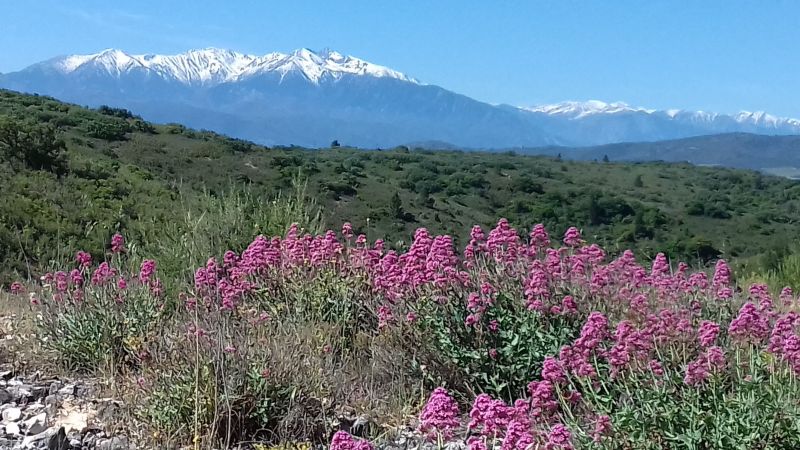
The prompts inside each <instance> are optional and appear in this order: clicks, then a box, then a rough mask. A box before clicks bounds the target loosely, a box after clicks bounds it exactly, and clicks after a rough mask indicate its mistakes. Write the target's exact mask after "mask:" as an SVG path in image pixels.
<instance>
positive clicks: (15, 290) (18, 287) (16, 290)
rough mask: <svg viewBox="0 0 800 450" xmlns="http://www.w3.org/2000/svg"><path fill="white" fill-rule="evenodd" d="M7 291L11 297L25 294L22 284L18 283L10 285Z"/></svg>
mask: <svg viewBox="0 0 800 450" xmlns="http://www.w3.org/2000/svg"><path fill="white" fill-rule="evenodd" d="M9 290H10V291H11V294H12V295H19V294H21V293H23V292H25V286H23V285H22V283H20V282H19V281H15V282H13V283H11V286H10V287H9Z"/></svg>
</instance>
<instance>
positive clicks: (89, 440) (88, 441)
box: [83, 433, 100, 448]
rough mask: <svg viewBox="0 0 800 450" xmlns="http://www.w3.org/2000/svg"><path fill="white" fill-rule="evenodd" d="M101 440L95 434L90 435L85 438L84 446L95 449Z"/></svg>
mask: <svg viewBox="0 0 800 450" xmlns="http://www.w3.org/2000/svg"><path fill="white" fill-rule="evenodd" d="M99 440H100V439H98V438H97V435H96V434H94V433H88V434H86V436H84V437H83V446H84V447H88V448H95V447H97V444H98V442H99Z"/></svg>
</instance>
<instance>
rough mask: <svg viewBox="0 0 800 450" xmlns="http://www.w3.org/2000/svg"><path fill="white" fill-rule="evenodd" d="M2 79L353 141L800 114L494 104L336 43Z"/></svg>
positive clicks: (217, 122) (264, 134)
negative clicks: (334, 47)
mask: <svg viewBox="0 0 800 450" xmlns="http://www.w3.org/2000/svg"><path fill="white" fill-rule="evenodd" d="M0 87H3V88H7V89H12V90H17V91H22V92H29V93H40V94H46V95H51V96H53V97H56V98H59V99H62V100H65V101H70V102H74V103H79V104H87V105H91V106H98V105H101V104H107V105H110V106H116V107H125V108H129V109H131V110H133V111H136V112H137V113H138V114H141V115H142V116H143V117H145V118H146V119H149V120H152V121H156V122H180V123H185V124H186V125H189V126H192V127H196V128H206V129H211V130H214V131H218V132H222V133H225V134H228V135H231V136H235V137H239V138H244V139H249V140H253V141H255V142H258V143H263V144H267V145H277V144H283V145H289V144H296V145H302V146H311V147H319V146H325V145H328V144H329V143H330V142H331V141H333V140H338V141H339V142H341V143H342V144H346V145H354V146H360V147H373V148H374V147H382V148H386V147H391V146H394V145H398V144H404V143H409V142H446V143H450V144H452V145H454V146H458V147H463V148H483V149H497V148H508V147H542V146H571V147H575V146H594V145H603V144H611V143H619V142H631V141H636V142H638V141H660V140H667V139H680V138H686V137H691V136H701V135H709V134H719V133H739V132H742V133H754V134H774V135H793V134H800V120H797V119H788V118H779V117H775V116H773V115H769V114H766V113H763V112H758V113H751V112H741V113H738V114H735V115H725V114H715V113H708V112H702V111H684V110H666V111H656V110H652V109H645V108H637V107H632V106H629V105H627V104H624V103H619V102H618V103H604V102H600V101H588V102H564V103H559V104H555V105H539V106H533V107H517V106H510V105H491V104H488V103H484V102H480V101H477V100H474V99H471V98H469V97H467V96H464V95H460V94H457V93H454V92H452V91H448V90H446V89H444V88H441V87H438V86H434V85H428V84H424V83H422V82H420V81H418V80H416V79H414V78H412V77H411V76H409V75H406V74H404V73H401V72H399V71H396V70H393V69H391V68H389V67H386V66H382V65H378V64H374V63H371V62H368V61H365V60H362V59H359V58H356V57H353V56H346V55H343V54H341V53H338V52H336V51H333V50H323V51H319V52H314V51H311V50H309V49H299V50H296V51H294V52H291V53H268V54H266V55H263V56H257V55H248V54H244V53H239V52H236V51H232V50H224V49H217V48H208V49H201V50H190V51H188V52H185V53H181V54H178V55H154V54H141V55H138V54H137V55H135V54H129V53H126V52H124V51H121V50H116V49H108V50H104V51H102V52H99V53H96V54H91V55H70V56H63V57H58V58H53V59H50V60H47V61H43V62H41V63H37V64H34V65H32V66H29V67H27V68H25V69H23V70H21V71H19V72H14V73H8V74H3V75H0Z"/></svg>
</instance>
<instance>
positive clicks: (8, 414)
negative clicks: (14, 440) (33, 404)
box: [3, 408, 22, 422]
mask: <svg viewBox="0 0 800 450" xmlns="http://www.w3.org/2000/svg"><path fill="white" fill-rule="evenodd" d="M21 417H22V410H21V409H19V408H8V409H6V410H5V411H3V420H5V421H6V422H16V421H18V420H19V419H20V418H21Z"/></svg>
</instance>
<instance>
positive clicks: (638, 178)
mask: <svg viewBox="0 0 800 450" xmlns="http://www.w3.org/2000/svg"><path fill="white" fill-rule="evenodd" d="M642 186H644V183H643V182H642V176H641V175H636V178H634V179H633V187H637V188H640V187H642Z"/></svg>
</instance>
